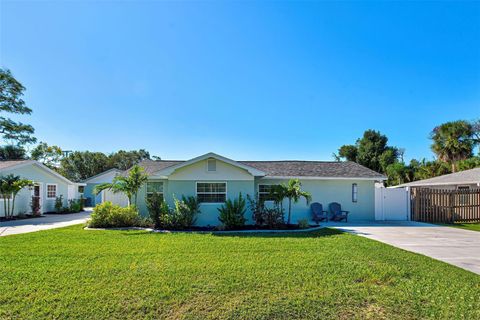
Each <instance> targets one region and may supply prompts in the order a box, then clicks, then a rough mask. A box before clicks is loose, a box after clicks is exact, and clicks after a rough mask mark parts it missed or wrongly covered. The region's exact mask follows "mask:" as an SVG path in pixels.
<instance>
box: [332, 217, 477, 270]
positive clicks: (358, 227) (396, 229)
mask: <svg viewBox="0 0 480 320" xmlns="http://www.w3.org/2000/svg"><path fill="white" fill-rule="evenodd" d="M326 225H327V226H329V227H332V228H336V229H339V230H342V231H346V232H350V233H353V234H357V235H359V236H362V237H366V238H369V239H373V240H377V241H380V242H384V243H387V244H389V245H392V246H394V247H398V248H401V249H404V250H408V251H412V252H416V253H420V254H423V255H426V256H428V257H431V258H434V259H437V260H441V261H444V262H446V263H449V264H453V265H455V266H457V267H460V268H463V269H465V270H469V271H472V272H475V273H477V274H480V232H476V231H470V230H463V229H459V228H452V227H443V226H438V225H433V224H428V223H421V222H414V221H392V222H373V223H372V222H369V223H340V222H338V223H328V224H326Z"/></svg>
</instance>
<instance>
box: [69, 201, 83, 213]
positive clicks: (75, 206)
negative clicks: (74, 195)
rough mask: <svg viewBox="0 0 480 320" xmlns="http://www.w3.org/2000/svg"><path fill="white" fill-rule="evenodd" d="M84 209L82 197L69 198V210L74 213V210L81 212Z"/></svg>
mask: <svg viewBox="0 0 480 320" xmlns="http://www.w3.org/2000/svg"><path fill="white" fill-rule="evenodd" d="M80 211H83V201H82V199H78V200H74V199H72V200H69V201H68V212H71V213H74V212H80Z"/></svg>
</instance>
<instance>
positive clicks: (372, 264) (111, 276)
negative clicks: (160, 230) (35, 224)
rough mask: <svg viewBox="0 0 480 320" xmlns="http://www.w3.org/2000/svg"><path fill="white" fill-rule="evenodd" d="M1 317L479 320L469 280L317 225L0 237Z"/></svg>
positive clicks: (479, 283)
mask: <svg viewBox="0 0 480 320" xmlns="http://www.w3.org/2000/svg"><path fill="white" fill-rule="evenodd" d="M0 257H1V259H0V270H1V271H2V276H1V277H0V288H1V290H0V318H1V319H22V318H24V319H44V318H49V319H59V318H62V319H63V318H68V319H92V318H95V319H102V318H103V319H105V318H108V319H115V318H117V319H127V318H128V319H155V318H171V319H178V318H187V319H205V318H230V319H232V318H234V319H240V318H242V319H257V318H258V319H272V318H277V319H292V318H302V319H309V318H317V319H318V318H322V319H351V318H357V319H369V318H372V319H382V318H383V319H425V318H436V319H438V318H444V319H447V318H448V319H455V318H456V319H462V318H464V319H479V318H480V276H478V275H475V274H473V273H470V272H468V271H465V270H462V269H459V268H456V267H454V266H450V265H448V264H445V263H443V262H439V261H436V260H433V259H430V258H427V257H424V256H421V255H417V254H413V253H410V252H406V251H403V250H400V249H396V248H393V247H390V246H388V245H385V244H382V243H379V242H376V241H373V240H369V239H366V238H362V237H359V236H355V235H350V234H343V233H339V232H338V231H334V230H330V229H325V230H321V231H317V232H312V233H307V234H277V235H267V234H256V235H245V234H243V235H241V234H237V235H227V236H225V235H222V236H219V235H211V234H180V233H174V234H152V233H146V232H143V231H85V230H82V227H81V226H73V227H68V228H62V229H56V230H49V231H42V232H36V233H30V234H24V235H17V236H8V237H2V238H0Z"/></svg>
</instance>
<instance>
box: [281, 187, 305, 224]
mask: <svg viewBox="0 0 480 320" xmlns="http://www.w3.org/2000/svg"><path fill="white" fill-rule="evenodd" d="M275 189H276V191H277V192H279V194H278V197H279V198H280V197H283V198H282V200H283V199H285V198H287V199H288V219H287V224H290V219H291V216H292V201H293V202H294V203H297V202H298V201H299V200H300V198H305V200H306V201H307V204H309V203H310V201H311V200H312V196H311V195H310V193H309V192H307V191H303V190H302V184H301V183H300V181H299V180H298V179H291V180H290V181H288V183H287V184H281V185H280V186H279V187H277V188H275ZM280 203H281V201H280Z"/></svg>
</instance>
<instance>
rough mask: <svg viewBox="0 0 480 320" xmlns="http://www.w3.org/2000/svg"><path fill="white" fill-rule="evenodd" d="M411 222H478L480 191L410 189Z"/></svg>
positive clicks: (479, 220)
mask: <svg viewBox="0 0 480 320" xmlns="http://www.w3.org/2000/svg"><path fill="white" fill-rule="evenodd" d="M410 194H411V201H412V203H411V208H412V220H415V221H423V222H440V223H455V222H480V189H470V190H440V189H428V188H412V189H411V192H410Z"/></svg>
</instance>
